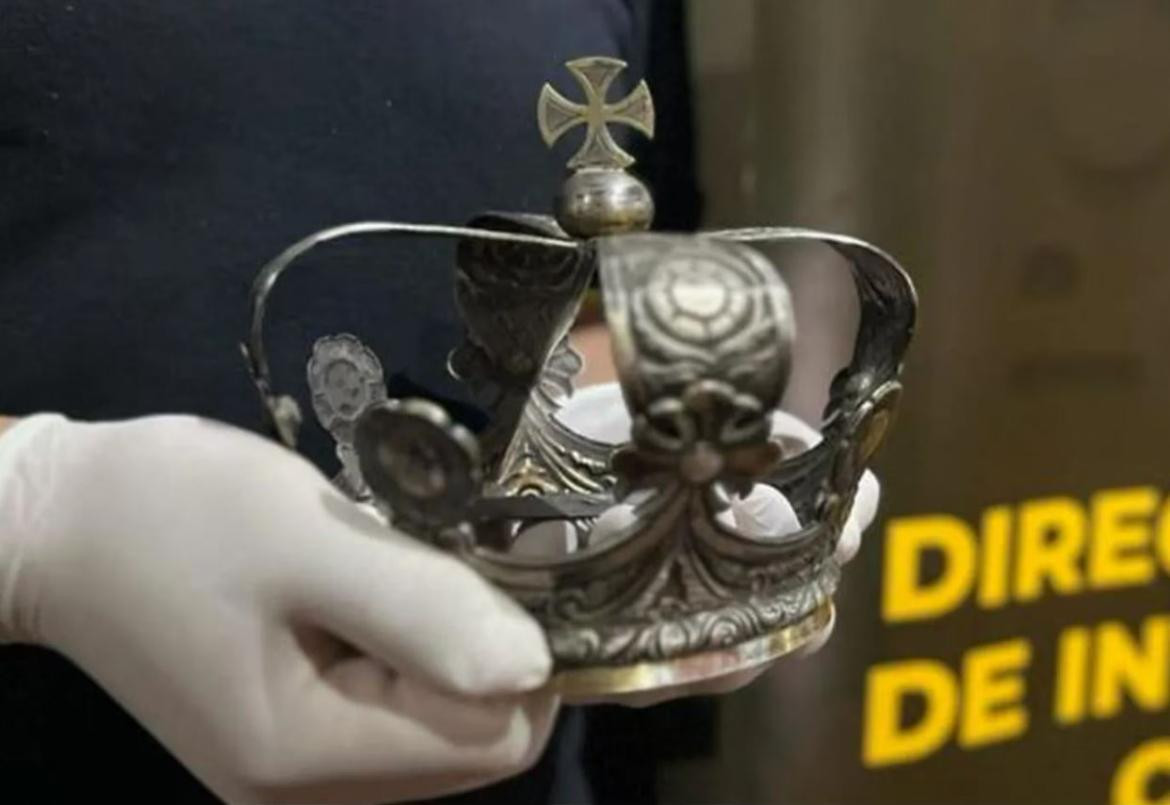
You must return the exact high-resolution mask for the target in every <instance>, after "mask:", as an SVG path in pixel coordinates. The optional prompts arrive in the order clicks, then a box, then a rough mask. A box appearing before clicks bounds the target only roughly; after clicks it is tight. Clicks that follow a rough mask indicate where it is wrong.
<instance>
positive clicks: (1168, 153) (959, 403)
mask: <svg viewBox="0 0 1170 805" xmlns="http://www.w3.org/2000/svg"><path fill="white" fill-rule="evenodd" d="M679 13H681V14H684V15H685V31H686V35H687V38H688V42H689V62H690V66H689V70H690V77H691V87H692V90H693V92H692V103H693V110H694V121H695V139H694V142H695V150H696V155H697V164H698V185H699V188H700V192H701V197H702V214H701V218H702V224H703V225H704V226H709V227H723V226H744V225H751V224H764V223H774V224H788V225H796V226H805V227H813V228H818V229H825V230H830V231H839V232H846V233H850V234H853V235H856V236H859V237H861V238H864V239H866V240H869V241H871V242H873V243H876V244H878V245H880V246H881V247H883V248H884V249H886V250H887V251H889V252H890V253H892V254H893V255H894V256H895V257H897V258H898V259H899V260H900V261H901V262H902V264H903V265H904V266H905V267H906V268H907V269H908V271H909V273H910V274H911V275H912V277H913V279H914V281H915V283H916V284H917V286H918V289H919V294H920V302H921V311H920V328H919V331H918V335H917V337H916V340H915V343H914V344H913V345H912V348H911V354H910V359H909V362H908V364H907V367H906V372H905V375H904V382H905V385H906V389H907V394H906V397H905V398H904V403H903V408H902V411H901V414H900V418H899V422H898V424H897V426H896V428H895V430H894V432H893V434H892V436H891V438H890V440H889V442H888V443H887V445H886V447H885V448H884V450H883V453H882V454H881V456H880V457H879V460H878V465H877V470H878V472H879V475H880V477H881V479H882V483H883V491H884V495H883V503H882V509H881V512H880V514H879V517H878V520H877V521H876V522H875V523H874V525H873V526H872V527H871V528H870V530H869V531H868V532H867V534H866V540H865V542H864V544H863V547H862V550H861V552H860V554H859V556H858V557H857V559H856V560H855V561H854V562H853V563H852V564H851V565H849V566H848V567H847V568H846V571H845V574H844V578H843V583H842V587H841V590H840V592H839V594H838V601H837V603H838V620H837V628H836V633H835V635H834V637H833V640H832V641H831V642H830V644H829V645H828V647H827V648H825V649H824V650H823V651H822V652H821V653H820V654H819V655H817V656H815V657H814V658H812V659H809V660H805V661H791V662H787V663H785V662H782V663H781V664H780V665H779V666H778V667H777V668H776V669H775V670H774V671H773V672H771V673H770V674H768V675H767V676H766V677H764V678H763V679H762V680H760V681H759V682H757V683H755V684H754V685H752V686H750V687H748V688H747V689H745V690H742V691H740V692H739V693H736V694H733V695H731V696H728V697H725V698H723V699H721V700H719V701H718V702H714V701H709V702H691V703H681V704H675V705H670V706H667V707H664V708H659V709H658V710H656V711H651V712H649V713H643V714H636V715H628V714H626V715H622V714H616V715H610V716H608V717H610V718H617V719H624V720H625V723H626V724H627V726H628V729H629V731H630V734H631V736H633V734H634V733H637V734H638V735H640V736H643V737H630V738H629V739H628V741H629V743H630V745H631V746H633V747H635V748H638V747H640V748H641V751H645V752H650V753H653V754H654V755H655V756H656V757H657V760H658V763H657V766H656V769H657V774H656V777H655V779H654V780H653V781H652V784H647V786H646V787H642V788H637V787H635V788H624V789H623V788H620V787H619V788H617V789H616V792H617V793H615V794H614V797H617V798H621V794H622V793H623V792H624V793H625V794H626V795H637V796H639V797H651V796H653V797H657V798H658V799H659V800H661V801H663V802H778V803H779V802H782V803H822V802H825V803H828V802H863V803H864V802H872V803H903V802H922V803H927V802H956V803H959V802H962V803H983V802H1104V801H1107V800H1108V799H1109V798H1110V796H1111V794H1110V791H1111V786H1112V784H1113V780H1114V778H1115V774H1116V773H1117V769H1118V768H1119V764H1122V763H1123V761H1124V760H1125V759H1126V758H1127V757H1128V756H1129V754H1130V753H1131V751H1133V750H1134V749H1135V748H1136V747H1138V746H1139V745H1142V744H1143V742H1146V741H1149V740H1152V739H1154V740H1156V739H1157V738H1159V736H1160V735H1162V734H1170V732H1168V731H1167V727H1166V713H1165V710H1164V709H1162V708H1164V705H1165V703H1164V702H1163V703H1162V708H1158V707H1153V708H1150V707H1147V708H1145V710H1143V709H1141V708H1139V707H1136V706H1134V705H1133V703H1132V702H1130V701H1128V700H1126V701H1123V703H1122V706H1121V707H1120V711H1119V713H1118V714H1117V716H1116V717H1114V718H1109V719H1105V720H1098V721H1094V720H1091V719H1090V720H1087V721H1085V722H1084V723H1080V724H1076V725H1072V726H1066V727H1059V726H1056V725H1055V724H1054V719H1053V717H1052V707H1053V705H1052V699H1053V687H1052V680H1053V678H1054V669H1053V665H1054V651H1055V648H1054V647H1055V646H1056V645H1057V637H1058V635H1059V634H1060V632H1061V630H1062V629H1063V628H1065V627H1067V626H1071V625H1075V624H1087V625H1093V624H1095V623H1097V622H1100V621H1105V620H1117V621H1119V622H1121V623H1122V624H1123V625H1124V626H1125V627H1126V628H1128V629H1129V630H1131V631H1132V632H1133V633H1134V634H1135V639H1136V634H1137V633H1138V630H1139V627H1140V626H1141V624H1142V622H1143V621H1144V619H1145V618H1146V617H1147V616H1148V615H1152V614H1157V613H1158V612H1159V611H1160V610H1162V609H1166V608H1167V605H1168V604H1170V596H1168V591H1170V587H1168V585H1167V583H1166V578H1165V576H1164V575H1159V576H1158V577H1157V580H1156V581H1155V582H1154V583H1153V584H1151V585H1147V586H1143V587H1138V588H1130V589H1127V590H1118V591H1108V592H1091V593H1085V594H1082V595H1077V596H1070V597H1055V596H1045V597H1043V598H1042V599H1041V600H1039V601H1037V602H1034V603H1027V604H1012V603H1009V604H1008V605H1007V606H1005V607H1003V608H1002V609H997V610H994V611H990V612H989V611H986V610H980V609H978V608H977V607H976V606H975V605H973V604H972V603H970V602H969V601H968V602H967V603H964V604H963V605H962V606H960V607H959V608H958V609H957V610H955V611H953V612H950V613H948V614H946V615H944V616H942V617H940V618H937V619H934V620H929V621H922V622H920V623H912V624H885V623H883V621H882V618H881V612H880V602H881V582H882V563H883V558H884V551H883V548H884V546H885V539H886V527H887V523H888V522H889V520H890V519H891V518H895V517H899V516H905V515H916V514H931V513H946V514H951V515H954V516H957V517H959V518H961V519H963V520H964V521H966V522H967V523H970V524H971V525H972V527H973V528H977V527H978V524H979V522H980V514H981V512H982V511H983V510H984V509H986V508H988V507H990V506H993V505H996V504H1015V503H1018V502H1020V501H1024V500H1028V499H1034V498H1044V497H1048V496H1068V497H1071V498H1073V499H1075V500H1078V501H1082V502H1085V503H1087V502H1088V501H1089V500H1090V499H1091V497H1092V495H1093V494H1094V493H1095V492H1097V491H1099V490H1106V489H1112V488H1122V487H1139V486H1142V487H1153V488H1154V489H1156V490H1157V493H1158V495H1164V494H1165V492H1164V489H1165V487H1166V482H1165V481H1166V478H1167V474H1168V473H1167V469H1168V466H1170V460H1168V458H1167V455H1166V449H1165V446H1166V445H1167V444H1168V443H1170V416H1167V413H1166V410H1167V403H1168V402H1170V377H1168V370H1170V360H1167V359H1166V357H1165V353H1164V345H1165V344H1166V343H1167V341H1168V336H1170V317H1168V316H1167V315H1166V310H1167V309H1168V304H1167V303H1168V302H1170V272H1168V271H1167V270H1166V269H1167V265H1166V254H1165V246H1164V242H1165V241H1164V239H1165V237H1166V230H1167V226H1168V224H1170V3H1167V2H1163V1H1160V0H1026V2H1020V0H978V2H973V1H972V0H815V1H814V0H720V2H717V3H716V2H705V1H704V0H692V2H689V3H685V4H683V5H682V7H681V8H680V9H679ZM783 268H784V270H785V271H786V273H787V276H788V279H789V282H790V284H791V285H792V288H793V291H794V295H795V298H796V302H797V310H798V339H799V343H800V346H799V351H798V356H797V363H796V376H795V378H794V382H793V387H792V390H791V392H790V394H789V398H788V400H787V406H788V407H789V408H790V409H791V410H794V411H796V412H797V413H799V414H801V415H803V416H804V417H806V418H807V419H809V420H810V421H814V422H815V421H817V419H818V418H819V412H820V411H821V409H822V407H823V405H824V403H825V400H826V397H827V391H828V385H829V379H830V378H831V376H832V374H833V372H834V371H836V369H837V368H838V367H839V366H841V365H843V364H844V363H845V361H846V358H847V356H848V354H849V351H850V350H851V347H852V338H853V327H854V326H855V316H856V305H855V302H854V300H853V290H852V287H851V282H850V280H849V278H848V277H847V275H846V274H845V272H844V271H842V270H841V268H840V266H839V265H836V264H826V263H821V262H818V260H817V259H810V260H808V261H804V262H802V263H800V264H798V265H786V266H784V267H783ZM596 371H598V372H599V375H598V376H601V375H603V374H604V371H605V370H604V369H603V368H602V369H597V370H596ZM1021 636H1022V637H1025V638H1027V639H1028V640H1029V641H1030V643H1031V645H1032V656H1031V667H1030V668H1029V670H1028V672H1027V675H1026V678H1027V692H1026V695H1025V702H1026V706H1027V709H1028V711H1029V714H1030V720H1029V724H1028V727H1027V729H1026V731H1025V732H1024V734H1023V735H1022V736H1020V737H1018V738H1017V739H1014V740H1011V741H1005V742H1002V743H996V744H991V745H988V746H984V747H979V748H972V749H970V751H964V750H961V749H959V748H957V747H956V745H955V742H954V740H948V741H946V743H945V745H943V746H942V747H941V748H940V749H938V750H937V751H934V752H931V753H929V754H928V755H927V756H925V757H923V758H922V759H920V760H917V761H915V762H910V763H905V764H899V765H891V766H887V767H883V768H874V769H866V768H865V767H864V766H863V764H862V754H861V746H862V720H863V711H864V706H865V702H864V698H865V676H866V672H867V670H868V669H869V668H870V667H871V666H873V665H875V664H878V663H884V662H890V661H895V660H901V659H908V658H930V659H933V660H940V661H942V662H944V663H945V664H946V665H948V666H950V667H951V668H954V669H956V670H957V669H958V668H959V667H960V661H961V657H962V655H963V653H964V652H965V651H967V650H968V649H970V648H972V647H974V646H978V645H981V644H985V643H994V642H996V641H1000V640H1006V639H1008V638H1016V637H1021ZM1155 655H1156V656H1152V658H1151V657H1148V658H1147V659H1150V661H1151V662H1150V664H1149V665H1148V666H1147V667H1146V671H1147V672H1148V674H1150V675H1153V676H1154V677H1158V678H1160V679H1161V681H1162V682H1153V683H1152V684H1155V685H1157V684H1162V683H1164V681H1165V679H1166V677H1167V675H1168V674H1170V668H1167V667H1166V659H1167V658H1166V657H1165V655H1164V654H1162V655H1158V654H1156V652H1155ZM1123 698H1124V697H1123ZM1151 710H1152V711H1151ZM921 716H922V713H921V708H919V711H918V712H917V714H916V713H915V712H914V709H913V707H912V706H911V707H909V708H908V710H907V712H906V713H904V715H903V718H904V720H906V719H908V720H909V721H913V720H915V719H917V718H920V717H921ZM655 741H657V742H658V744H657V746H655V747H652V748H650V749H647V748H646V746H645V745H646V744H647V743H653V742H655ZM629 748H630V747H624V748H621V749H620V750H614V749H613V746H612V745H611V747H610V749H609V750H608V751H627V750H628V749H629ZM601 751H602V752H603V753H604V752H605V751H607V750H606V749H602V750H601ZM1147 772H1148V773H1147V779H1148V783H1149V785H1148V786H1146V787H1144V788H1143V789H1142V790H1143V791H1144V792H1145V793H1144V795H1145V796H1146V797H1148V798H1147V799H1145V800H1136V801H1149V802H1154V801H1159V802H1161V801H1170V800H1167V799H1158V797H1159V796H1161V797H1166V796H1170V795H1168V794H1167V791H1168V790H1170V763H1167V762H1166V761H1165V759H1163V761H1162V763H1161V765H1160V766H1158V765H1157V764H1155V765H1154V767H1152V770H1150V769H1147ZM599 785H600V786H601V788H602V793H604V792H605V787H606V785H607V783H606V782H605V781H604V780H602V781H601V782H600V783H599ZM631 792H633V794H631ZM602 799H604V797H602Z"/></svg>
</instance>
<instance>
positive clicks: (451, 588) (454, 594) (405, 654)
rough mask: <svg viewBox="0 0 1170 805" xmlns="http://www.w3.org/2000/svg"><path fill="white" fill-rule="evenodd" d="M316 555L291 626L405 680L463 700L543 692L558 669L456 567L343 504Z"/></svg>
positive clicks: (503, 603)
mask: <svg viewBox="0 0 1170 805" xmlns="http://www.w3.org/2000/svg"><path fill="white" fill-rule="evenodd" d="M329 508H330V518H332V520H333V522H332V523H329V522H328V519H329V518H323V519H325V520H326V522H325V523H323V524H318V527H325V528H330V526H331V528H330V532H328V533H325V534H323V535H322V536H321V539H320V540H319V547H320V549H319V550H317V551H314V556H313V557H312V558H311V559H309V560H307V561H304V562H302V563H300V565H299V569H298V573H297V577H296V578H295V579H294V581H293V590H292V591H291V597H292V607H293V609H294V612H293V616H294V617H295V618H298V619H304V620H307V621H308V622H310V623H313V624H316V625H319V626H321V627H323V628H325V629H327V630H329V631H331V632H332V633H333V634H334V635H335V636H337V637H338V638H340V639H341V640H343V641H345V642H347V643H350V644H352V645H354V646H357V647H358V648H360V649H361V650H362V651H364V652H366V653H368V654H370V655H371V656H373V657H375V658H376V659H378V660H380V661H382V662H384V663H386V664H387V665H389V666H390V667H391V668H393V669H395V670H396V671H399V672H401V673H403V674H405V675H408V676H411V675H413V676H416V677H420V678H423V679H426V680H429V681H430V682H432V683H433V684H434V685H436V686H438V687H440V688H443V689H446V690H449V691H452V692H454V693H458V694H462V695H466V696H485V695H493V694H501V693H516V692H520V691H527V690H532V689H534V688H537V687H540V686H541V685H543V684H544V682H545V681H546V680H547V678H548V675H549V671H550V669H551V665H552V660H551V658H550V657H549V653H548V646H547V644H546V642H545V638H544V633H543V632H542V631H541V629H540V626H539V625H538V624H537V623H536V621H534V620H533V619H532V618H531V617H530V616H529V615H528V614H527V613H525V612H524V611H523V610H522V609H521V608H520V607H519V606H518V605H517V604H516V603H515V602H514V601H512V600H511V599H510V598H508V597H507V596H505V595H504V594H503V593H501V592H499V591H498V590H496V589H495V588H494V587H492V586H491V585H490V584H489V583H488V582H487V581H485V580H484V579H482V578H481V577H480V576H479V575H477V574H476V573H475V572H474V571H473V570H471V569H470V568H468V567H467V566H466V565H464V564H462V563H461V562H459V561H458V560H456V559H453V558H451V557H447V556H443V555H442V554H440V553H438V552H437V551H435V550H433V549H432V548H430V547H428V546H425V545H422V544H420V543H418V542H415V541H414V540H412V539H410V538H409V537H406V536H404V535H402V534H399V533H397V532H393V531H390V530H389V529H387V527H386V526H385V525H383V524H382V523H380V522H378V521H377V520H376V519H374V518H373V517H371V516H370V515H369V514H368V513H366V512H364V511H362V510H360V509H359V508H357V507H356V506H353V505H352V504H351V503H349V501H346V500H343V499H341V498H340V497H338V498H337V499H336V500H335V501H332V502H331V505H330V506H329Z"/></svg>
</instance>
